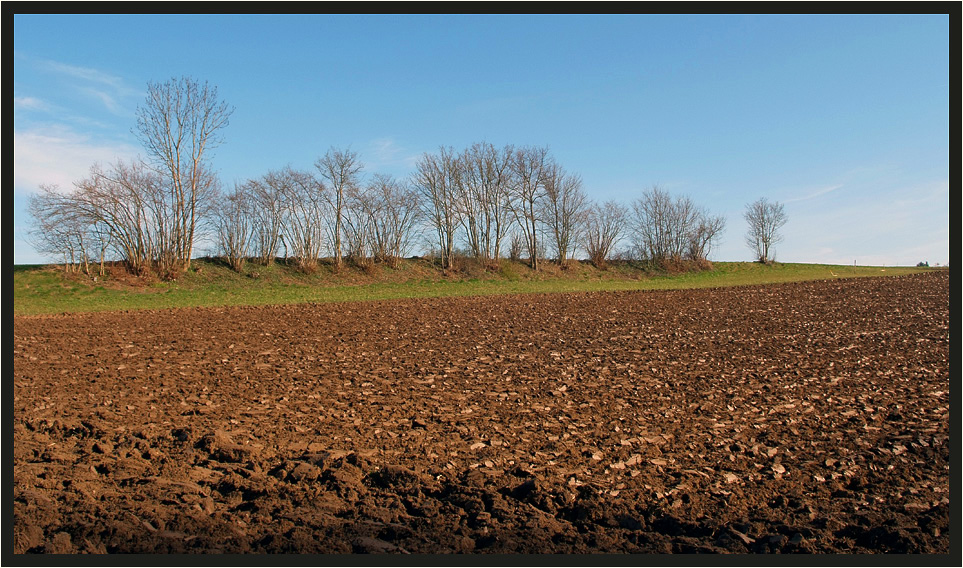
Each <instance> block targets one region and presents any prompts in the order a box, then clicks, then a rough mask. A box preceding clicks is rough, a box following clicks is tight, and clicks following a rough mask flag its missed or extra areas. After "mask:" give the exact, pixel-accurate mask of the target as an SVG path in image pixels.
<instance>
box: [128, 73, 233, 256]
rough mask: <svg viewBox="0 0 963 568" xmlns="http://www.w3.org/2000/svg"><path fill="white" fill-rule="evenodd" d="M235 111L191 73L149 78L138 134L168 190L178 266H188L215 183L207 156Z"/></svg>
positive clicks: (213, 90)
mask: <svg viewBox="0 0 963 568" xmlns="http://www.w3.org/2000/svg"><path fill="white" fill-rule="evenodd" d="M232 112H233V108H231V107H229V106H228V105H227V104H226V103H225V102H223V101H221V100H219V99H218V94H217V88H216V87H213V86H211V85H209V84H208V83H207V82H204V83H200V82H198V81H196V80H194V79H192V78H189V77H182V78H180V79H171V80H169V81H166V82H164V83H153V82H151V83H148V85H147V100H146V102H145V104H144V105H143V106H141V107H139V108H138V109H137V128H136V134H137V136H138V138H139V139H140V141H141V143H142V144H143V145H144V148H145V149H146V151H147V156H148V158H149V160H150V162H151V163H152V165H153V167H154V168H155V169H156V171H157V172H158V173H160V174H162V175H163V176H164V178H165V180H164V181H165V186H166V187H167V188H168V190H169V192H170V202H171V205H172V215H173V217H172V219H171V221H172V227H173V230H174V233H173V234H171V235H170V236H169V238H170V240H171V242H172V243H173V245H174V247H173V252H174V254H175V260H176V262H177V264H178V266H177V267H175V268H176V269H179V270H187V269H188V268H189V267H190V262H191V257H192V255H193V250H194V239H195V236H196V231H197V227H198V221H199V218H200V216H201V215H202V213H203V207H204V206H205V205H206V203H205V202H206V201H208V200H209V198H210V197H211V196H212V195H213V192H214V190H215V187H216V185H215V179H214V173H213V170H212V168H211V167H210V164H209V163H208V161H207V158H208V157H209V156H210V153H211V151H212V150H213V149H214V148H215V147H217V145H218V144H220V142H221V138H220V133H221V130H222V129H223V128H224V127H226V126H227V124H228V119H229V118H230V116H231V113H232Z"/></svg>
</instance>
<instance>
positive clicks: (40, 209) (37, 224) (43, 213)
mask: <svg viewBox="0 0 963 568" xmlns="http://www.w3.org/2000/svg"><path fill="white" fill-rule="evenodd" d="M27 211H28V212H29V213H30V215H31V217H32V219H33V221H34V227H33V229H32V231H31V239H32V241H33V244H34V247H35V248H36V249H37V251H38V252H40V253H43V254H49V255H56V256H62V257H63V260H64V271H65V272H70V271H73V270H75V269H76V268H77V267H78V264H77V260H78V258H77V257H80V259H81V261H82V262H83V266H84V272H85V273H86V274H89V273H90V270H89V263H88V260H87V259H88V255H87V247H86V241H87V240H88V239H87V235H88V234H89V233H90V232H91V228H92V227H93V225H94V222H95V221H94V220H93V219H92V218H91V217H90V216H88V215H86V214H85V213H84V211H83V210H82V209H80V208H78V207H76V206H75V204H74V203H73V201H72V199H71V197H70V196H67V195H64V194H62V193H61V192H60V190H59V189H58V188H57V187H56V186H52V185H41V186H40V193H39V194H35V195H31V196H30V199H29V201H28V203H27Z"/></svg>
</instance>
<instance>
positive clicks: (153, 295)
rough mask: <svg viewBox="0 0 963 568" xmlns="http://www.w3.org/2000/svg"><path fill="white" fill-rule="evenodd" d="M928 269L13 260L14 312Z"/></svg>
mask: <svg viewBox="0 0 963 568" xmlns="http://www.w3.org/2000/svg"><path fill="white" fill-rule="evenodd" d="M925 270H939V269H934V268H915V267H870V266H856V267H854V266H839V265H826V264H775V265H771V266H765V265H761V264H758V263H752V262H716V263H713V266H712V270H706V271H700V272H682V273H672V274H669V273H664V272H653V271H649V270H646V269H644V268H643V267H639V266H634V265H632V264H623V265H619V266H613V267H612V268H610V269H608V270H597V269H595V268H594V267H593V266H591V265H590V264H588V263H577V264H575V265H573V266H571V267H570V268H568V269H566V270H561V269H560V268H559V267H557V266H555V265H551V264H549V263H545V265H544V268H543V269H542V270H539V271H538V272H533V271H532V270H531V269H529V268H528V267H527V266H526V265H525V264H523V263H518V262H510V261H502V264H501V266H500V268H499V269H498V270H485V269H484V268H481V267H471V266H467V267H462V268H461V269H459V270H458V271H455V272H453V273H451V272H449V273H446V272H443V271H441V270H439V269H437V268H436V267H434V266H432V265H431V264H430V263H429V262H428V261H426V260H422V259H415V260H407V261H405V262H403V263H402V264H401V265H400V266H399V267H398V268H394V269H392V268H387V267H383V266H378V267H376V268H375V269H374V270H369V271H364V270H361V269H358V268H354V267H348V268H344V269H342V271H341V272H340V273H335V272H334V271H333V269H332V268H331V267H329V266H325V265H322V267H321V268H319V269H318V270H317V271H316V272H314V273H312V274H305V273H303V272H301V271H299V270H297V269H296V268H294V267H290V266H287V265H284V264H281V263H276V264H274V265H271V266H266V267H265V266H259V265H255V264H250V263H249V264H248V265H247V267H246V268H245V270H244V272H243V273H237V272H234V271H232V270H231V269H229V268H228V267H226V266H224V265H223V264H221V263H219V262H218V261H216V260H210V259H199V260H197V261H195V262H194V265H193V268H192V269H191V270H190V271H189V272H188V273H187V274H185V275H184V276H183V277H181V278H179V279H178V280H177V281H175V282H162V281H154V282H149V281H143V280H138V279H132V278H131V277H129V276H127V275H125V274H124V273H123V271H122V270H121V269H119V268H117V269H114V270H113V271H108V274H107V276H104V277H98V278H97V279H96V281H95V280H94V279H92V278H90V277H87V276H85V275H81V274H65V273H64V272H63V270H62V268H59V267H56V266H44V265H20V266H14V271H13V275H14V276H13V278H14V313H15V314H16V315H36V314H51V313H65V312H67V313H72V312H99V311H114V310H140V309H166V308H186V307H204V306H207V307H212V306H242V305H248V306H260V305H280V304H298V303H306V302H321V303H323V302H353V301H365V300H387V299H398V298H429V297H449V296H480V295H496V294H525V293H552V292H597V291H615V290H656V289H661V290H669V289H688V288H715V287H727V286H742V285H754V284H772V283H778V282H799V281H808V280H824V279H835V278H852V277H865V276H898V275H904V274H913V273H917V272H922V271H925Z"/></svg>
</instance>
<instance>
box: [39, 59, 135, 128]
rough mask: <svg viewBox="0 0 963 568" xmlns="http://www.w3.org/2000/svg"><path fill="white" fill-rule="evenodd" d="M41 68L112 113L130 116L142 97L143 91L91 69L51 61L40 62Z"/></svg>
mask: <svg viewBox="0 0 963 568" xmlns="http://www.w3.org/2000/svg"><path fill="white" fill-rule="evenodd" d="M38 65H39V67H40V68H42V69H44V70H46V71H49V72H51V73H54V74H55V75H58V76H60V77H61V78H63V79H64V80H65V81H66V82H67V83H69V84H70V86H71V87H72V88H73V89H75V90H76V92H78V93H81V94H84V95H86V96H87V97H90V98H92V99H94V100H97V101H99V102H100V103H101V104H103V105H104V107H105V108H106V109H107V110H108V111H109V112H111V113H113V114H116V115H126V114H130V112H131V111H132V108H133V107H132V105H130V104H129V102H130V101H133V100H134V99H135V98H138V97H140V96H142V93H141V91H139V90H138V89H136V88H134V87H131V86H130V85H128V84H127V82H126V81H125V80H124V79H123V78H122V77H118V76H117V75H112V74H110V73H106V72H104V71H101V70H99V69H94V68H91V67H79V66H76V65H68V64H66V63H61V62H59V61H52V60H49V59H44V60H40V61H39V63H38Z"/></svg>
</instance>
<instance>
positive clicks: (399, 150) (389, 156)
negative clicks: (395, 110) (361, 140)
mask: <svg viewBox="0 0 963 568" xmlns="http://www.w3.org/2000/svg"><path fill="white" fill-rule="evenodd" d="M420 157H421V154H420V153H415V152H412V151H411V150H409V149H407V148H405V147H403V146H401V145H399V144H398V143H397V142H396V141H395V140H394V139H393V138H388V137H386V138H376V139H374V140H372V141H370V142H368V144H367V147H366V149H365V151H364V155H363V156H362V158H363V159H364V160H365V162H366V164H365V169H366V170H368V171H369V172H371V173H375V172H379V171H382V170H386V171H384V172H383V173H390V174H393V175H404V173H406V172H408V171H410V170H411V169H412V168H413V167H414V166H415V163H416V162H417V161H418V159H419V158H420Z"/></svg>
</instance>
